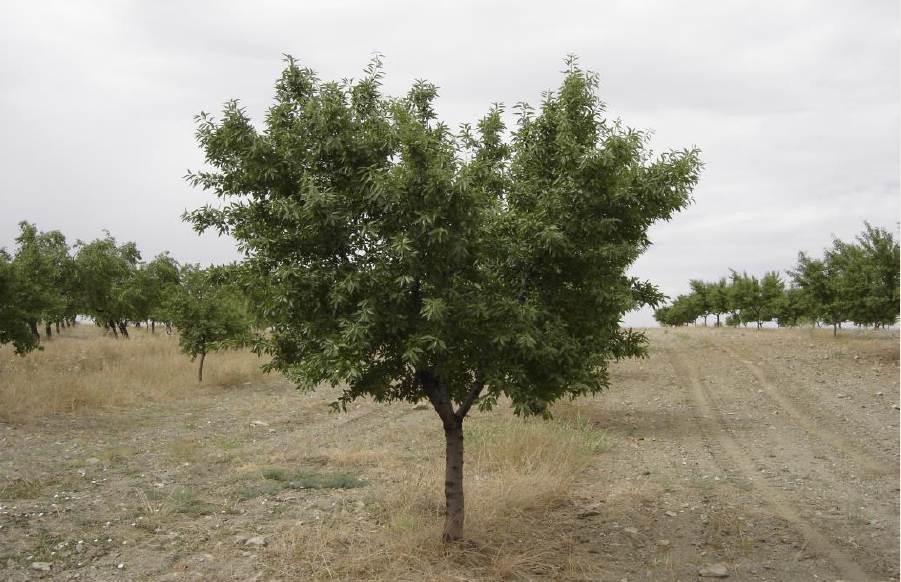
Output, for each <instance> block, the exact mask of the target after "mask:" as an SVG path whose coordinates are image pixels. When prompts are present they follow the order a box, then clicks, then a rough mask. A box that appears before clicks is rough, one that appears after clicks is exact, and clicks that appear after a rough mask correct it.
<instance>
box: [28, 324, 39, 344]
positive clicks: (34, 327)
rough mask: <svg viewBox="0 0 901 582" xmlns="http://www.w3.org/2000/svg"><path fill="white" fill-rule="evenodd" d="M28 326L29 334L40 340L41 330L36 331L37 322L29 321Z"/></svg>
mask: <svg viewBox="0 0 901 582" xmlns="http://www.w3.org/2000/svg"><path fill="white" fill-rule="evenodd" d="M28 326H29V327H30V328H31V335H33V336H34V337H36V338H38V341H40V340H41V332H39V331H38V322H36V321H29V322H28Z"/></svg>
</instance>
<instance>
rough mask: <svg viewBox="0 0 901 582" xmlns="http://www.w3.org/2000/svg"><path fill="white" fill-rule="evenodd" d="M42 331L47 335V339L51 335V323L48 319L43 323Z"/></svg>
mask: <svg viewBox="0 0 901 582" xmlns="http://www.w3.org/2000/svg"><path fill="white" fill-rule="evenodd" d="M44 333H45V334H46V335H47V339H50V338H51V337H53V324H52V323H50V322H49V321H48V322H46V323H44Z"/></svg>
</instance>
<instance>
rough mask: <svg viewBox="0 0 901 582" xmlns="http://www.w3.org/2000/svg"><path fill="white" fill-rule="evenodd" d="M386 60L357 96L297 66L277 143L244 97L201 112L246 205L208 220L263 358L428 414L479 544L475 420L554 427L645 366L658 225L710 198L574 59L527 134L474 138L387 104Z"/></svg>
mask: <svg viewBox="0 0 901 582" xmlns="http://www.w3.org/2000/svg"><path fill="white" fill-rule="evenodd" d="M381 78H382V73H381V69H380V63H379V61H378V59H376V60H375V61H374V62H373V63H372V64H371V65H370V66H369V67H368V68H367V69H366V72H365V75H364V77H363V78H362V79H361V80H359V81H357V82H355V83H353V82H350V81H342V82H322V81H320V80H319V79H318V78H317V77H316V75H315V74H314V72H313V71H311V70H309V69H304V68H301V67H299V66H298V65H297V64H296V63H295V61H294V60H292V59H290V58H289V59H288V64H287V68H286V69H285V70H284V72H283V74H282V76H281V78H280V79H279V80H278V82H277V83H276V94H275V103H274V105H273V106H272V107H271V108H270V109H269V112H268V114H267V115H266V118H265V123H264V127H263V128H262V129H259V130H258V129H257V128H256V127H254V126H253V125H252V124H251V121H250V119H249V118H248V117H247V115H246V114H245V113H244V111H243V109H242V108H241V107H239V105H238V104H237V103H236V102H234V101H232V102H229V103H228V104H227V105H226V106H225V109H224V112H223V115H222V118H221V120H216V119H214V118H213V117H211V116H209V115H207V114H201V115H200V116H199V117H198V130H197V138H198V141H199V143H200V146H201V147H202V148H203V150H204V152H205V154H206V161H207V163H208V165H209V168H207V169H205V170H203V171H198V172H195V173H192V174H190V175H189V179H190V181H192V182H193V183H194V184H195V185H199V186H202V187H203V188H204V189H205V190H209V191H211V192H213V193H214V194H215V195H216V196H217V197H218V198H221V199H222V200H223V201H224V202H225V204H223V205H222V206H221V207H212V206H207V207H204V208H201V209H199V210H197V211H194V212H192V213H190V214H188V215H187V216H186V218H187V219H188V220H190V221H191V222H193V224H194V226H195V228H196V229H197V230H198V231H205V230H207V229H213V230H216V231H218V232H220V233H227V234H230V235H231V236H233V237H234V238H235V239H236V240H237V241H238V245H239V248H240V249H241V250H242V251H243V252H244V255H245V257H246V258H245V261H244V264H243V270H244V281H245V285H246V286H247V288H248V290H249V291H251V290H252V291H253V294H252V295H250V296H251V297H252V308H253V310H254V311H255V313H256V314H257V315H258V317H261V318H264V319H265V320H267V321H268V322H269V323H270V327H269V329H268V330H267V333H266V334H265V335H261V336H260V337H258V338H257V339H256V340H255V343H254V349H255V350H256V351H257V352H259V353H266V354H269V355H270V356H271V357H272V359H271V363H270V364H269V365H268V368H269V369H274V370H279V371H281V372H283V373H284V374H285V375H287V376H288V377H289V378H292V379H293V380H295V381H296V382H297V384H298V387H301V388H308V389H311V388H313V387H315V386H316V385H318V384H320V383H322V382H327V383H330V384H332V385H333V386H338V385H341V386H343V387H344V389H343V393H342V395H341V396H340V397H339V399H338V401H337V402H336V405H337V406H339V407H346V405H347V403H349V402H351V401H352V400H354V399H356V398H359V397H362V396H371V397H372V398H374V399H375V400H377V401H380V402H388V401H398V400H402V401H408V402H417V401H420V400H423V399H426V400H428V401H429V402H430V403H431V405H432V407H433V408H434V409H435V411H436V413H437V416H438V420H439V421H440V422H441V425H442V427H443V428H444V434H445V442H446V452H447V455H446V465H445V476H446V478H445V499H446V517H445V526H444V534H443V537H444V539H445V540H446V541H451V540H457V539H459V538H460V537H461V536H462V534H463V523H464V502H463V422H464V419H465V418H466V416H467V413H468V412H469V411H470V410H471V408H472V407H473V406H478V407H479V408H480V409H484V410H487V409H490V408H492V407H493V406H494V405H495V404H496V403H498V402H499V401H500V399H501V397H508V398H509V401H510V403H511V405H512V407H513V409H514V411H515V412H516V413H517V414H520V415H535V414H538V415H541V414H544V415H547V414H548V407H549V406H550V404H551V403H552V402H554V401H555V400H557V399H558V398H561V397H576V396H581V395H586V394H594V393H597V392H599V391H601V390H602V389H604V388H605V387H606V386H607V385H608V384H609V376H608V372H607V363H608V361H610V360H611V359H618V358H624V357H630V356H640V355H644V354H645V337H644V336H643V335H642V334H641V333H636V332H632V331H631V330H623V329H621V328H620V326H619V323H620V319H621V317H622V315H623V313H624V312H625V311H627V310H629V309H632V308H634V307H636V306H641V305H656V304H658V303H659V302H660V301H661V300H662V296H661V294H660V293H659V292H658V291H657V289H656V288H655V287H654V286H653V285H651V284H650V283H648V282H644V281H640V280H639V279H637V278H633V277H629V276H628V275H627V274H626V272H627V269H628V268H629V267H630V265H632V264H633V262H634V261H635V260H636V258H637V257H638V256H639V255H640V254H641V253H642V252H643V251H644V250H645V249H646V248H647V247H648V245H649V244H650V242H649V240H648V237H647V231H648V228H649V227H650V225H651V224H653V223H654V222H656V221H658V220H667V219H669V218H670V217H671V216H672V215H673V213H675V212H676V211H678V210H679V209H681V208H683V207H684V206H685V205H686V204H688V202H689V195H690V192H691V190H692V188H693V186H694V185H695V183H696V182H697V179H698V172H699V167H700V163H699V161H698V158H697V152H696V151H694V150H691V151H682V152H670V153H665V154H662V155H660V156H659V157H657V158H655V159H652V158H651V155H650V153H649V152H648V150H647V149H646V142H647V135H646V134H644V133H641V132H638V131H634V130H631V129H628V128H625V127H623V126H622V125H620V124H619V123H618V122H612V121H608V120H607V119H606V118H605V115H604V106H603V104H602V103H601V102H600V101H599V100H598V98H597V96H596V89H597V77H596V76H595V75H593V74H591V73H587V72H585V71H583V70H581V69H580V68H579V67H578V65H577V63H576V61H575V59H574V58H570V59H569V60H568V61H567V71H566V73H565V78H564V80H563V83H562V85H561V87H560V89H559V90H558V91H556V92H548V93H546V94H545V95H544V100H543V102H542V103H541V106H540V108H539V110H538V111H537V112H536V111H535V110H533V109H532V108H531V107H529V106H528V105H526V104H520V105H518V106H517V108H516V111H517V112H518V116H517V125H516V127H515V128H514V129H513V130H512V131H511V132H510V138H509V139H505V136H507V135H508V132H507V128H506V127H505V125H504V123H503V121H502V112H503V108H502V107H501V106H500V105H495V106H493V107H492V108H491V109H490V111H489V112H488V114H487V115H486V116H485V117H484V118H482V119H481V120H480V121H479V122H478V123H477V124H476V126H475V127H474V128H471V127H469V126H464V127H463V128H462V130H461V132H460V133H459V134H456V135H455V134H454V133H452V132H451V131H450V130H449V129H448V127H447V126H445V125H444V124H443V123H441V122H439V121H438V119H437V114H436V113H435V105H434V103H435V99H436V97H437V95H438V91H437V88H436V87H435V86H434V85H432V84H431V83H428V82H425V81H417V82H416V83H414V85H413V86H412V88H411V89H410V91H409V92H408V93H407V94H406V96H404V97H400V98H389V97H386V96H383V95H382V93H381V91H380V84H381V83H380V81H381Z"/></svg>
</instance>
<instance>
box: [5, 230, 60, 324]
mask: <svg viewBox="0 0 901 582" xmlns="http://www.w3.org/2000/svg"><path fill="white" fill-rule="evenodd" d="M19 229H20V233H19V236H18V237H16V244H17V247H18V248H17V249H16V254H15V257H14V258H13V260H12V268H13V269H14V270H15V271H16V274H15V275H14V277H15V279H16V280H17V281H18V285H17V289H18V292H19V294H20V297H19V300H18V302H17V303H18V305H19V308H20V309H21V310H23V312H24V313H25V314H26V316H27V319H28V324H29V327H30V328H31V332H32V334H33V335H34V336H35V337H36V338H37V339H38V340H40V337H41V336H40V332H39V331H38V327H37V324H38V322H39V321H43V322H45V328H44V330H45V334H46V335H47V337H49V336H50V335H51V334H52V331H51V323H52V322H55V321H59V320H60V319H62V318H63V316H64V315H65V311H66V307H67V300H66V296H65V295H64V288H65V274H66V269H67V266H68V261H69V246H68V245H67V244H66V237H64V236H63V235H62V233H60V232H59V231H58V230H53V231H50V232H39V231H38V229H37V227H36V226H35V225H34V224H30V223H28V222H25V221H22V222H20V223H19Z"/></svg>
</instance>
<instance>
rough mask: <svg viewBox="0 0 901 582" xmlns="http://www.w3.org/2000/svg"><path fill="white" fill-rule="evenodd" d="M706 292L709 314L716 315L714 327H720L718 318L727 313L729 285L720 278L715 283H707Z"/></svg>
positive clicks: (723, 278) (724, 279)
mask: <svg viewBox="0 0 901 582" xmlns="http://www.w3.org/2000/svg"><path fill="white" fill-rule="evenodd" d="M708 285H709V288H708V291H707V296H708V301H709V303H710V313H712V314H713V315H716V326H717V327H719V325H720V316H721V315H723V314H724V313H728V311H729V283H728V282H727V281H726V278H725V277H721V278H720V280H719V281H717V282H715V283H709V284H708Z"/></svg>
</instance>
